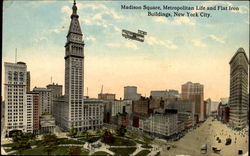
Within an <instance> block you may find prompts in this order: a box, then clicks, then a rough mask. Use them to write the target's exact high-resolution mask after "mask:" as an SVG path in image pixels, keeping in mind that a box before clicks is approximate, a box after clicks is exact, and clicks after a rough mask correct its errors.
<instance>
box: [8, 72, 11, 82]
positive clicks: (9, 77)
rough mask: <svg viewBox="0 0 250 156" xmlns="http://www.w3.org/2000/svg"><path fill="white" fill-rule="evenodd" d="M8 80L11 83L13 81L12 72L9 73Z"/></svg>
mask: <svg viewBox="0 0 250 156" xmlns="http://www.w3.org/2000/svg"><path fill="white" fill-rule="evenodd" d="M8 79H9V81H11V80H12V72H11V71H9V72H8Z"/></svg>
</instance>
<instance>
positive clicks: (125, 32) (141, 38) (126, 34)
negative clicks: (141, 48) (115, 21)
mask: <svg viewBox="0 0 250 156" xmlns="http://www.w3.org/2000/svg"><path fill="white" fill-rule="evenodd" d="M144 35H147V32H145V31H142V30H138V33H135V32H132V31H128V30H125V29H123V30H122V36H123V37H125V38H128V39H131V40H136V41H140V42H144Z"/></svg>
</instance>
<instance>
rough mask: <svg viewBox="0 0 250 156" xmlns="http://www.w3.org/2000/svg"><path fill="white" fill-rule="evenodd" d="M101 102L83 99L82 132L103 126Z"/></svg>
mask: <svg viewBox="0 0 250 156" xmlns="http://www.w3.org/2000/svg"><path fill="white" fill-rule="evenodd" d="M103 111H104V106H103V101H102V100H99V99H84V106H83V112H84V113H83V114H84V118H83V119H84V125H83V126H84V127H83V130H88V129H92V130H95V129H99V128H102V126H103Z"/></svg>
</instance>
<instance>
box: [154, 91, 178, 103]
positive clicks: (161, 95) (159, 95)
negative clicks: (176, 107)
mask: <svg viewBox="0 0 250 156" xmlns="http://www.w3.org/2000/svg"><path fill="white" fill-rule="evenodd" d="M150 96H151V97H152V98H153V99H162V100H166V99H171V98H180V94H179V92H178V90H173V89H170V90H154V91H151V92H150Z"/></svg>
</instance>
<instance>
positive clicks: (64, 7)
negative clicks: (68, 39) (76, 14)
mask: <svg viewBox="0 0 250 156" xmlns="http://www.w3.org/2000/svg"><path fill="white" fill-rule="evenodd" d="M61 12H62V13H67V14H68V15H70V14H71V13H72V9H71V8H70V7H69V6H66V5H65V6H63V7H62V8H61Z"/></svg>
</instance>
